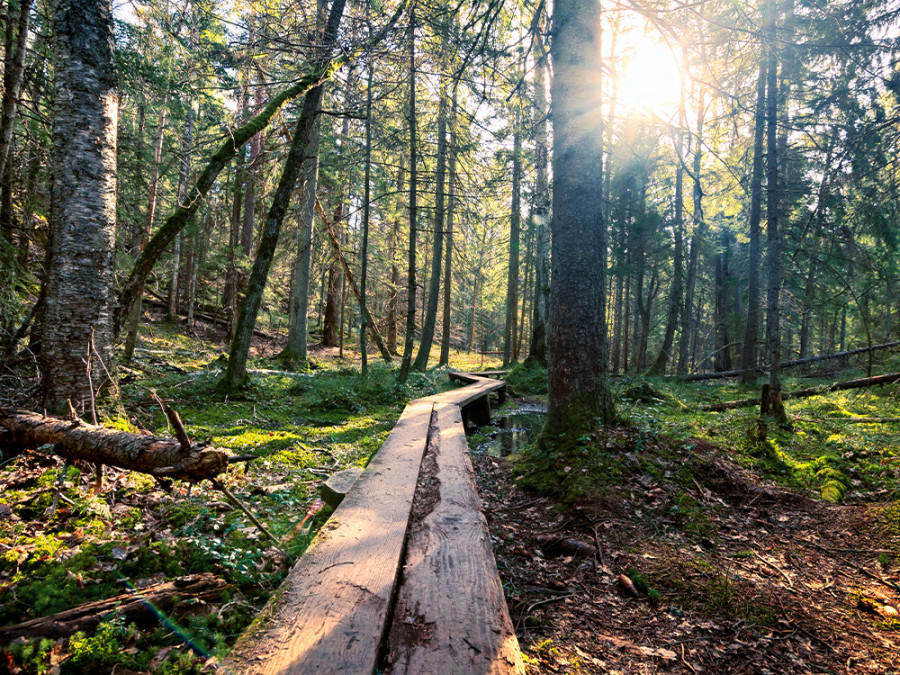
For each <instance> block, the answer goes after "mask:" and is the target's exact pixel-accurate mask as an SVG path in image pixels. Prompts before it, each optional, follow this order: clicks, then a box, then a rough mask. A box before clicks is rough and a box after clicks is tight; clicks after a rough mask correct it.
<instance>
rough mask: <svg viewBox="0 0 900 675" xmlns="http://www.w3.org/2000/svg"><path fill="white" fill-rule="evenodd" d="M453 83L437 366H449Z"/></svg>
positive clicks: (453, 198) (453, 203)
mask: <svg viewBox="0 0 900 675" xmlns="http://www.w3.org/2000/svg"><path fill="white" fill-rule="evenodd" d="M458 84H459V80H458V79H457V80H454V82H453V94H452V98H451V101H450V120H449V123H450V147H449V148H448V149H447V218H446V223H445V230H446V234H445V235H444V245H445V251H444V308H443V315H442V317H441V319H442V324H441V357H440V361H439V365H442V366H446V365H449V364H450V333H451V325H450V319H451V317H450V312H451V303H450V300H451V298H452V287H453V274H452V271H453V216H454V214H455V212H456V118H457V110H458V101H457V85H458Z"/></svg>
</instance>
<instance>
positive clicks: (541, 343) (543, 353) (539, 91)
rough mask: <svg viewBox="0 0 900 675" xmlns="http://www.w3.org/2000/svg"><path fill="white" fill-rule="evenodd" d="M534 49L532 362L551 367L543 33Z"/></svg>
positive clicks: (546, 134) (530, 358)
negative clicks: (548, 326) (549, 360)
mask: <svg viewBox="0 0 900 675" xmlns="http://www.w3.org/2000/svg"><path fill="white" fill-rule="evenodd" d="M534 41H535V47H534V58H535V68H534V118H533V124H534V127H533V128H534V174H535V176H534V197H533V199H534V203H533V205H532V219H533V221H534V301H533V304H532V313H531V341H530V343H529V347H528V359H529V361H534V362H536V363H538V364H540V365H542V366H546V365H547V319H548V316H549V305H550V228H549V221H550V181H549V178H548V175H547V165H548V154H549V153H548V146H549V142H548V131H547V88H546V81H547V55H546V52H545V49H544V45H543V41H542V39H541V36H540V33H539V32H537V33H536V34H535V39H534Z"/></svg>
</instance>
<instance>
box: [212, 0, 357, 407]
mask: <svg viewBox="0 0 900 675" xmlns="http://www.w3.org/2000/svg"><path fill="white" fill-rule="evenodd" d="M344 4H345V0H334V2H333V3H332V5H331V10H330V12H329V16H328V21H327V23H326V26H325V33H324V37H323V40H322V43H323V53H325V54H326V56H323V57H321V60H322V61H324V62H327V61H329V60H330V51H331V48H332V47H333V45H334V43H335V40H336V38H337V30H338V26H339V25H340V21H341V15H342V14H343V11H344ZM324 90H325V88H324V84H320V85H318V86H316V87H314V88H313V89H312V90H310V92H309V93H308V94H307V95H306V97H305V98H304V101H303V109H302V111H301V113H300V117H299V119H298V120H297V128H296V130H295V132H294V139H293V142H292V143H291V149H290V152H289V154H288V158H287V161H286V162H285V165H284V171H283V172H282V174H281V179H280V180H279V183H278V187H277V189H276V190H275V195H274V196H273V198H272V205H271V206H270V207H269V212H268V213H267V214H266V220H265V226H264V228H263V232H262V237H261V239H260V244H259V248H258V250H257V254H256V260H255V262H254V263H253V270H252V271H251V273H250V280H249V283H248V284H247V295H246V297H245V298H244V304H243V306H242V307H241V315H240V317H239V319H238V324H237V330H236V331H235V335H234V339H233V340H232V341H231V349H230V351H229V355H228V368H227V369H226V370H225V375H224V376H223V379H222V381H221V383H220V384H221V386H222V388H224V389H226V390H229V389H236V388H240V387H244V386H245V385H246V384H247V358H248V356H249V352H250V340H251V338H252V335H253V327H254V325H255V323H256V317H257V315H258V313H259V305H260V303H261V302H262V294H263V290H264V289H265V285H266V280H267V278H268V275H269V268H270V266H271V263H272V257H273V256H274V254H275V246H276V245H277V243H278V236H279V234H280V231H281V224H282V222H283V220H284V216H285V213H286V212H287V208H288V205H289V203H290V198H291V194H292V193H293V191H294V186H295V184H296V182H297V178H298V176H299V175H300V171H301V169H302V168H303V163H304V162H303V160H304V159H305V157H306V154H307V152H308V147H309V144H310V142H311V140H312V137H313V127H314V123H315V120H316V117H317V116H318V111H319V107H320V106H321V104H322V98H323V96H324Z"/></svg>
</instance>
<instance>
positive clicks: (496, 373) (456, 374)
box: [447, 370, 509, 382]
mask: <svg viewBox="0 0 900 675" xmlns="http://www.w3.org/2000/svg"><path fill="white" fill-rule="evenodd" d="M508 374H509V370H479V371H477V372H471V373H463V372H461V371H458V370H451V371H450V372H449V373H447V375H448V377H449V378H450V379H451V380H459V381H461V382H472V381H474V380H475V379H477V378H479V377H503V376H504V375H508Z"/></svg>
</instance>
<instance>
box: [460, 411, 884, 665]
mask: <svg viewBox="0 0 900 675" xmlns="http://www.w3.org/2000/svg"><path fill="white" fill-rule="evenodd" d="M611 433H612V434H614V435H617V436H618V437H619V438H618V442H617V445H621V446H623V447H625V448H627V447H629V446H630V447H631V448H634V447H635V446H637V447H638V448H639V452H637V453H636V454H638V455H639V456H640V460H641V461H640V466H638V463H635V468H634V470H633V471H631V472H625V474H624V475H623V476H621V477H619V478H618V479H617V481H616V482H617V484H616V485H615V486H610V485H607V486H604V489H603V490H598V492H597V496H596V498H593V499H581V500H576V501H575V502H574V503H569V504H568V505H566V506H563V505H561V504H559V503H556V502H555V501H554V500H553V499H552V498H550V497H537V498H536V496H535V494H533V493H531V492H526V491H525V490H523V489H522V488H520V487H519V485H518V482H517V478H519V476H518V475H517V474H518V469H517V467H516V466H515V465H514V464H511V463H510V462H509V461H508V460H506V459H500V458H496V457H490V456H487V455H485V454H480V455H479V454H477V453H475V452H473V458H472V459H473V464H474V466H475V469H476V474H477V480H478V485H479V491H480V493H481V495H482V500H483V502H484V509H485V515H486V516H487V520H488V524H489V527H490V531H491V540H492V543H493V546H494V552H495V556H496V559H497V565H498V569H499V571H500V576H501V579H502V581H503V584H504V588H505V591H506V596H507V603H508V605H509V609H510V615H511V618H512V620H513V623H514V625H515V626H516V631H517V635H518V638H519V642H520V645H521V647H522V650H523V653H524V654H525V656H526V662H527V664H528V666H527V667H528V671H529V672H531V673H610V674H619V673H621V674H623V675H625V674H644V673H660V672H666V673H717V674H718V673H736V674H738V673H748V674H749V673H757V674H760V675H768V674H771V675H782V674H785V675H787V674H797V675H800V674H801V673H803V674H805V673H834V674H837V673H841V674H846V675H855V674H858V673H885V674H887V673H894V672H897V671H898V670H900V621H898V615H897V611H898V606H900V566H898V557H900V556H898V553H900V527H898V525H897V523H900V509H898V508H897V507H896V506H891V505H890V504H865V505H834V504H830V503H826V502H822V501H818V500H814V499H810V498H807V497H805V496H803V495H800V494H798V493H795V492H791V491H788V490H785V489H783V488H780V487H777V486H775V485H772V484H769V483H766V482H765V481H763V480H762V479H761V478H760V477H759V476H757V475H755V474H753V473H752V472H750V471H748V470H746V469H744V468H741V467H739V466H737V465H736V464H734V463H732V462H731V461H730V460H729V458H727V456H726V454H725V453H724V451H722V450H721V449H719V448H717V447H715V446H714V445H712V444H710V443H708V442H706V441H702V440H698V439H693V443H688V444H685V443H684V442H683V441H679V442H677V443H676V442H668V441H667V440H666V439H665V438H663V437H657V438H655V439H653V442H651V443H647V442H646V438H642V437H640V434H639V432H637V431H636V430H634V429H631V428H628V427H620V428H617V429H615V430H613V431H612V432H611ZM623 439H624V440H623ZM648 460H651V461H656V462H657V463H658V464H662V465H663V466H670V467H672V468H673V471H672V472H665V471H663V472H660V473H659V474H658V476H659V477H658V478H652V477H651V476H650V475H649V474H648V473H647V472H646V471H644V470H642V469H641V468H640V467H641V466H643V467H645V466H647V461H648ZM688 465H689V466H691V467H692V468H694V471H693V474H692V475H691V476H690V478H689V479H685V480H681V481H679V480H677V479H676V477H675V471H674V468H675V467H678V466H688ZM679 475H682V476H683V474H679ZM601 493H602V495H603V496H600V495H601ZM562 542H569V543H568V544H567V545H565V546H563V545H561V543H562ZM629 570H631V571H632V572H635V573H637V574H638V575H639V576H640V577H642V578H643V579H644V583H645V584H646V588H645V589H644V591H643V592H642V591H640V590H638V589H637V588H635V585H636V584H634V583H632V579H633V578H634V575H631V576H629V573H628V571H629ZM623 579H624V582H623ZM647 589H650V590H651V591H655V592H656V593H657V594H658V602H653V600H652V598H651V597H648V593H647Z"/></svg>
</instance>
